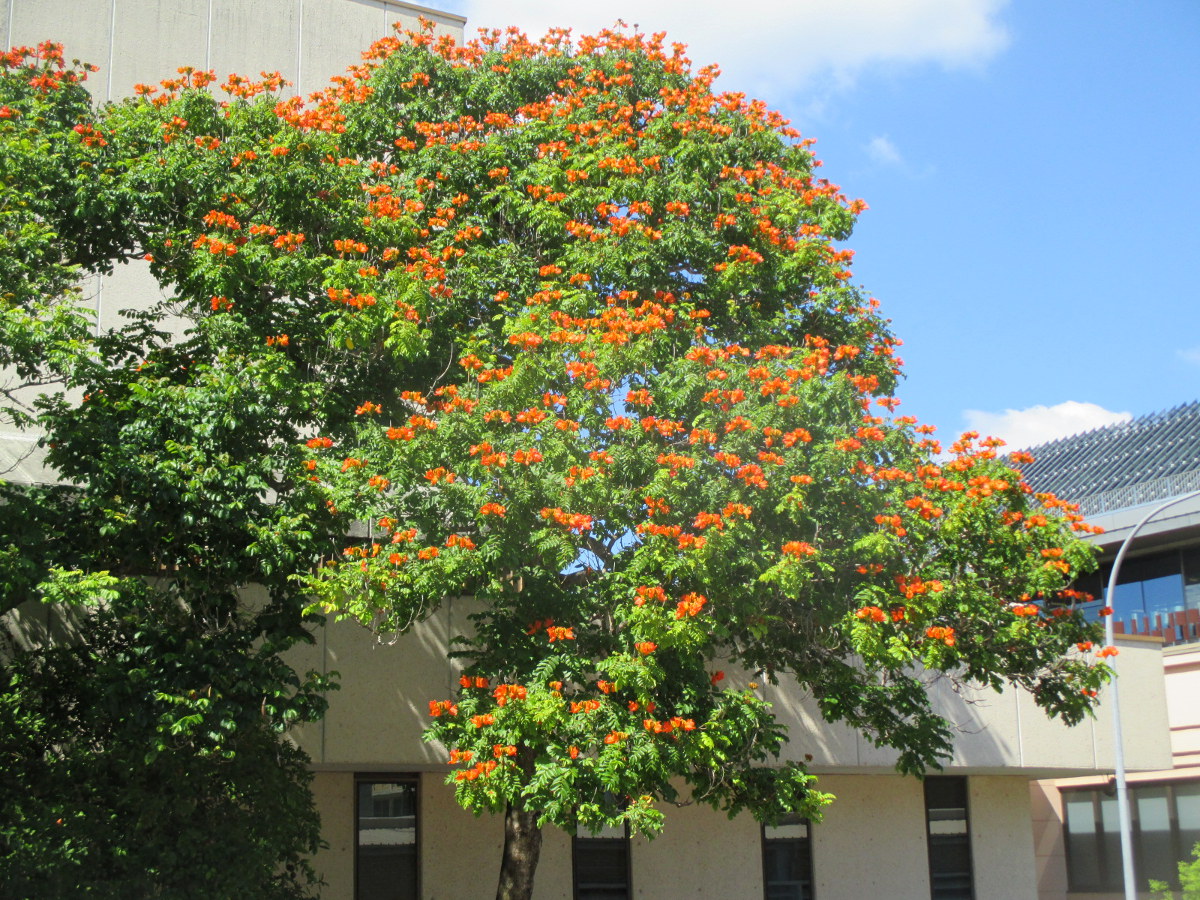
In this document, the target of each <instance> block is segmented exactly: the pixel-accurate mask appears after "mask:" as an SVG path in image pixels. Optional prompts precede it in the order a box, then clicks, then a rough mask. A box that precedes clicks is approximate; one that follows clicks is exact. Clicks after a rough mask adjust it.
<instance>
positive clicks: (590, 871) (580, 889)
mask: <svg viewBox="0 0 1200 900" xmlns="http://www.w3.org/2000/svg"><path fill="white" fill-rule="evenodd" d="M571 866H572V870H573V872H574V876H575V900H628V898H630V897H632V896H633V885H632V883H631V882H630V879H629V829H628V827H626V826H622V827H617V828H605V829H602V830H601V831H600V832H599V833H598V834H595V835H592V834H587V833H584V834H583V835H580V834H576V835H575V838H574V840H573V841H572V842H571Z"/></svg>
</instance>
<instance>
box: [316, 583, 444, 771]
mask: <svg viewBox="0 0 1200 900" xmlns="http://www.w3.org/2000/svg"><path fill="white" fill-rule="evenodd" d="M448 606H450V604H449V603H447V604H446V607H448ZM449 621H450V612H449V610H448V609H447V608H445V607H444V608H443V609H442V610H441V611H440V612H439V613H438V614H437V615H436V616H434V617H432V618H431V619H429V620H428V621H426V622H423V623H421V624H420V625H418V626H416V627H415V628H414V629H413V630H412V631H411V632H410V633H409V634H407V635H405V636H404V637H402V638H400V639H399V640H397V641H395V642H394V643H388V642H383V641H380V640H379V639H378V638H377V637H375V636H374V635H373V634H371V633H370V632H369V631H368V630H367V629H365V628H363V627H362V626H360V625H358V624H356V623H354V622H342V623H338V624H333V625H330V626H328V628H327V634H326V636H325V639H326V641H327V647H328V657H327V660H326V670H327V671H331V672H339V673H340V675H341V677H340V679H339V681H340V684H341V689H340V690H338V691H336V692H335V693H333V694H332V695H330V698H329V700H330V703H329V712H328V714H327V715H326V717H325V757H324V759H325V762H326V763H331V764H332V763H338V764H347V765H359V766H365V767H368V768H375V767H379V766H384V767H393V770H397V769H401V770H402V769H403V768H404V767H411V766H417V765H430V764H436V765H440V764H442V763H444V762H445V750H444V749H442V748H441V747H439V746H435V745H432V744H426V743H424V742H423V741H422V740H421V732H422V731H423V730H424V728H425V725H426V724H427V723H428V721H429V701H430V700H439V699H443V698H447V697H450V696H451V695H452V691H453V689H454V688H455V687H457V685H456V684H454V683H453V680H456V679H457V677H458V676H457V674H453V673H454V670H453V669H452V667H451V665H450V663H449V661H448V660H447V659H446V648H447V646H448V641H449Z"/></svg>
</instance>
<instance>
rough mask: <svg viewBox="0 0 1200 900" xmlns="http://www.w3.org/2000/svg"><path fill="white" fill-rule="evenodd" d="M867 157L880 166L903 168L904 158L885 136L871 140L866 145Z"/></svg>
mask: <svg viewBox="0 0 1200 900" xmlns="http://www.w3.org/2000/svg"><path fill="white" fill-rule="evenodd" d="M867 155H868V156H870V157H871V159H873V160H874V161H875V162H876V163H878V164H879V165H881V166H903V165H904V157H902V156H901V155H900V151H899V150H898V149H896V145H895V144H893V143H892V141H891V139H890V138H888V137H887V136H886V135H880V136H879V137H873V138H871V142H870V143H869V144H867Z"/></svg>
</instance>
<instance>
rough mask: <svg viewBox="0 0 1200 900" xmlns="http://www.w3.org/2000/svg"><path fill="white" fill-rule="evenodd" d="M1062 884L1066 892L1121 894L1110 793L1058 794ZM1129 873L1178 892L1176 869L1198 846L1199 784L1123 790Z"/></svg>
mask: <svg viewBox="0 0 1200 900" xmlns="http://www.w3.org/2000/svg"><path fill="white" fill-rule="evenodd" d="M1062 797H1063V812H1064V816H1063V818H1064V822H1063V830H1064V836H1065V839H1066V847H1067V881H1068V883H1069V885H1070V889H1071V890H1072V891H1093V892H1100V891H1110V892H1119V891H1121V890H1123V889H1124V879H1123V877H1122V869H1121V833H1120V827H1119V824H1118V819H1117V798H1116V795H1115V792H1110V791H1109V790H1107V789H1103V788H1101V789H1084V790H1075V791H1063V795H1062ZM1129 818H1130V825H1131V827H1132V831H1133V857H1134V860H1133V861H1134V869H1135V870H1136V871H1137V876H1138V879H1139V880H1140V881H1143V882H1144V881H1146V880H1147V879H1150V878H1157V879H1160V880H1162V881H1165V882H1167V883H1168V884H1170V885H1172V886H1173V889H1174V890H1179V872H1178V869H1177V864H1178V862H1179V861H1180V860H1182V859H1186V858H1187V857H1188V855H1189V854H1190V853H1191V849H1192V846H1193V845H1194V844H1195V843H1196V842H1197V841H1200V783H1198V782H1186V783H1176V784H1139V785H1135V786H1132V787H1130V789H1129Z"/></svg>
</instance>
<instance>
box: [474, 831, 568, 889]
mask: <svg viewBox="0 0 1200 900" xmlns="http://www.w3.org/2000/svg"><path fill="white" fill-rule="evenodd" d="M497 871H499V867H497ZM574 885H575V883H574V871H573V868H572V864H571V836H570V835H569V834H567V833H566V832H565V831H563V830H562V829H561V828H555V827H553V826H547V827H546V828H544V829H542V858H541V861H540V862H539V863H538V871H537V878H536V879H535V880H534V882H533V900H561V898H564V897H571V896H573V893H572V891H573V890H574ZM479 896H480V897H491V896H492V895H491V894H484V892H483V891H480V894H479Z"/></svg>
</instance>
